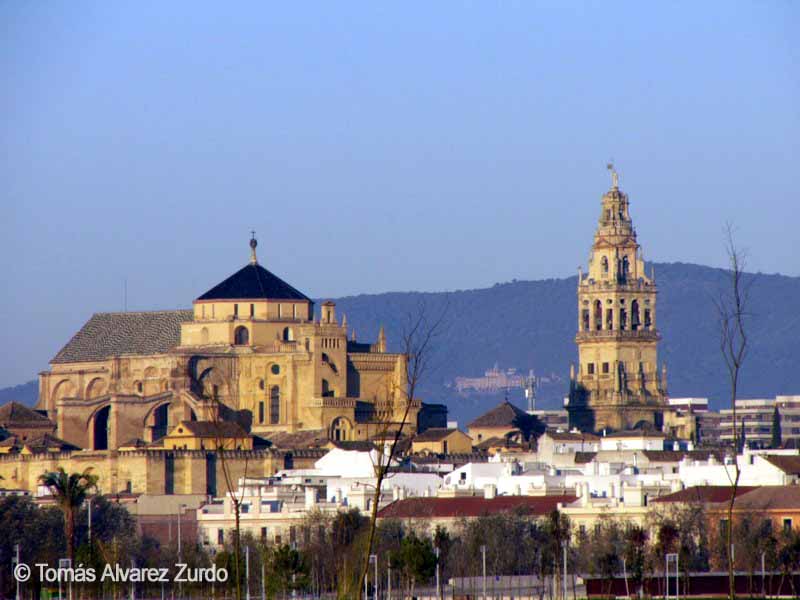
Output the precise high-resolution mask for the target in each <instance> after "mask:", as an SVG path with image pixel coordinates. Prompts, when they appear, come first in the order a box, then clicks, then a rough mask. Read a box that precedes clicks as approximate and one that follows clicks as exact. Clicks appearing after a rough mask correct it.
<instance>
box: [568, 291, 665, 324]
mask: <svg viewBox="0 0 800 600" xmlns="http://www.w3.org/2000/svg"><path fill="white" fill-rule="evenodd" d="M609 302H611V301H610V300H609ZM619 302H620V305H621V307H620V309H619V329H620V330H621V331H625V330H627V329H628V327H629V325H628V311H627V310H626V309H625V308H624V306H625V299H624V298H623V299H621V300H620V301H619ZM614 312H615V311H614V309H613V308H607V309H606V310H605V327H603V303H602V302H601V301H600V300H595V302H594V315H593V318H591V316H592V315H591V311H590V310H589V309H588V308H584V309H583V311H582V312H581V329H582V331H590V330H592V329H594V330H595V331H601V330H602V329H607V330H612V329H614ZM652 326H653V318H652V313H651V311H650V309H649V308H645V309H644V311H643V316H642V317H640V309H639V301H638V300H634V301H633V302H631V309H630V330H631V331H638V330H639V329H644V330H649V329H651V328H652Z"/></svg>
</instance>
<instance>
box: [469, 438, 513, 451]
mask: <svg viewBox="0 0 800 600" xmlns="http://www.w3.org/2000/svg"><path fill="white" fill-rule="evenodd" d="M518 447H522V446H521V444H517V443H515V442H512V441H510V440H509V439H508V438H505V437H501V438H500V437H490V438H488V439H485V440H483V441H482V442H481V443H480V444H477V445H476V446H475V448H477V449H478V450H488V449H489V448H518Z"/></svg>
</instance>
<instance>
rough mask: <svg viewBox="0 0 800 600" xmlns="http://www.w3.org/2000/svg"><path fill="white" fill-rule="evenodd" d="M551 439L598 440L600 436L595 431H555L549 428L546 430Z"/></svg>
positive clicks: (565, 440)
mask: <svg viewBox="0 0 800 600" xmlns="http://www.w3.org/2000/svg"><path fill="white" fill-rule="evenodd" d="M545 435H547V436H548V437H549V438H550V439H553V440H556V441H557V442H598V441H600V438H599V437H598V436H596V435H594V434H593V433H583V432H578V431H554V430H552V429H548V430H547V431H545Z"/></svg>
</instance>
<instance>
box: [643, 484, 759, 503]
mask: <svg viewBox="0 0 800 600" xmlns="http://www.w3.org/2000/svg"><path fill="white" fill-rule="evenodd" d="M755 489H757V488H755V487H752V486H744V485H740V486H737V488H736V497H737V498H738V497H739V496H741V495H742V494H747V493H749V492H752V491H753V490H755ZM732 492H733V488H732V487H731V486H729V485H696V486H693V487H688V488H686V489H685V490H681V491H679V492H674V493H672V494H667V495H666V496H661V497H660V498H654V499H653V502H658V503H668V502H685V503H690V502H691V503H701V504H714V503H717V502H727V501H729V500H730V498H731V493H732Z"/></svg>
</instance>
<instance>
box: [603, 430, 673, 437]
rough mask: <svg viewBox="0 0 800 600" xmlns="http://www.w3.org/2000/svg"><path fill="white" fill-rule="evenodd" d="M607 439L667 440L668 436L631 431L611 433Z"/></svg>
mask: <svg viewBox="0 0 800 600" xmlns="http://www.w3.org/2000/svg"><path fill="white" fill-rule="evenodd" d="M605 437H607V438H658V439H662V440H663V439H665V438H666V437H667V434H666V433H664V432H662V431H646V430H644V429H632V430H630V431H615V432H614V433H609V434H608V435H606V436H605Z"/></svg>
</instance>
